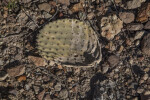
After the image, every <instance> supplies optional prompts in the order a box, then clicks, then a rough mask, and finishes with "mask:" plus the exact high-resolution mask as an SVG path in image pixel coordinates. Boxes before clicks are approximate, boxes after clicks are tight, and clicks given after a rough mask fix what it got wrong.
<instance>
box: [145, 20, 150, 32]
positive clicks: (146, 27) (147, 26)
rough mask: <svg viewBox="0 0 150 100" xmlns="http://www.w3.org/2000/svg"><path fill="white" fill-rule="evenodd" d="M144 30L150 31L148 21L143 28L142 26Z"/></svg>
mask: <svg viewBox="0 0 150 100" xmlns="http://www.w3.org/2000/svg"><path fill="white" fill-rule="evenodd" d="M144 29H148V30H149V29H150V21H148V22H147V23H146V24H145V26H144Z"/></svg>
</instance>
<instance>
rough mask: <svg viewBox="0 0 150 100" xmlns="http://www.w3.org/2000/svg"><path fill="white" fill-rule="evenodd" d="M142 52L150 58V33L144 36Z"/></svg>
mask: <svg viewBox="0 0 150 100" xmlns="http://www.w3.org/2000/svg"><path fill="white" fill-rule="evenodd" d="M141 49H142V52H143V53H144V54H146V55H148V56H150V33H148V34H147V35H145V36H144V38H143V40H142V42H141Z"/></svg>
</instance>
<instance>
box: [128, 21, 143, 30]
mask: <svg viewBox="0 0 150 100" xmlns="http://www.w3.org/2000/svg"><path fill="white" fill-rule="evenodd" d="M142 29H143V24H140V23H132V24H129V25H128V26H127V30H129V31H138V30H142Z"/></svg>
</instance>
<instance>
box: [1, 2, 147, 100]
mask: <svg viewBox="0 0 150 100" xmlns="http://www.w3.org/2000/svg"><path fill="white" fill-rule="evenodd" d="M62 18H76V19H79V20H82V21H86V22H89V23H90V24H91V26H92V27H93V29H94V30H95V31H96V32H97V34H98V35H99V40H100V43H101V44H102V55H103V57H102V61H101V63H100V64H98V65H97V66H95V67H92V68H86V67H84V68H68V67H64V66H62V65H53V64H51V63H48V62H47V61H46V60H45V59H44V58H42V57H41V56H39V54H38V53H37V51H36V45H35V36H36V34H37V33H38V31H39V30H40V28H41V27H42V26H44V25H45V24H46V23H48V22H50V21H53V20H57V19H62ZM149 62H150V1H149V0H1V1H0V100H61V99H62V100H150V63H149Z"/></svg>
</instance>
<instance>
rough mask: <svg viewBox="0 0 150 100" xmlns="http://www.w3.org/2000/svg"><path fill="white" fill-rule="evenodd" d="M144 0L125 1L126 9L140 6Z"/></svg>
mask: <svg viewBox="0 0 150 100" xmlns="http://www.w3.org/2000/svg"><path fill="white" fill-rule="evenodd" d="M145 1H146V0H130V1H128V2H127V9H135V8H138V7H140V6H141V4H142V3H143V2H145Z"/></svg>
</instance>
